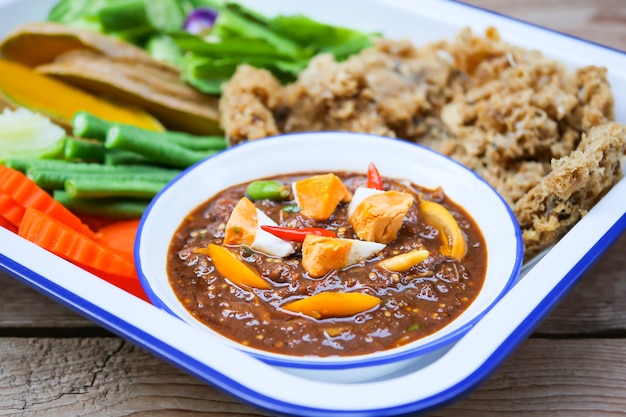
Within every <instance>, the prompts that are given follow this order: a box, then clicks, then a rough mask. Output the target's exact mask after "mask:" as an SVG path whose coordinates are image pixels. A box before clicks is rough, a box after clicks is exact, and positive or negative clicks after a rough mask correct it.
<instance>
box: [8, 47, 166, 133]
mask: <svg viewBox="0 0 626 417" xmlns="http://www.w3.org/2000/svg"><path fill="white" fill-rule="evenodd" d="M0 102H6V103H7V104H8V105H9V106H11V107H19V106H22V107H26V108H28V109H30V110H32V111H35V112H38V113H42V114H43V115H45V116H47V117H49V118H50V119H52V120H53V121H54V122H56V123H59V124H60V125H62V126H63V127H65V128H66V129H68V128H71V122H72V118H73V117H74V114H75V113H76V112H77V111H79V110H85V111H87V112H89V113H92V114H94V115H96V116H98V117H100V118H102V119H105V120H109V121H112V122H119V123H126V124H130V125H134V126H138V127H142V128H145V129H149V130H156V131H160V130H163V126H162V125H161V123H160V122H159V121H157V120H156V119H155V118H154V117H152V116H151V115H150V114H148V113H146V112H145V111H143V110H141V109H139V108H135V107H130V106H122V105H118V104H113V103H112V102H109V101H106V100H103V99H101V98H99V97H96V96H93V95H91V94H88V93H86V92H84V91H82V90H80V89H78V88H75V87H72V86H70V85H68V84H65V83H63V82H61V81H58V80H55V79H54V78H51V77H47V76H45V75H41V74H39V73H37V72H35V71H33V70H32V69H30V68H28V67H25V66H23V65H20V64H18V63H15V62H11V61H7V60H5V59H0Z"/></svg>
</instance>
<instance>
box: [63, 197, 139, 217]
mask: <svg viewBox="0 0 626 417" xmlns="http://www.w3.org/2000/svg"><path fill="white" fill-rule="evenodd" d="M52 195H53V197H54V199H55V200H57V201H58V202H59V203H61V204H63V205H64V206H65V207H67V208H69V209H70V210H71V211H73V212H74V213H79V214H90V215H96V216H102V217H107V218H110V219H136V218H138V217H141V215H142V214H143V213H144V211H146V208H147V207H148V205H149V204H150V199H149V198H148V199H143V198H125V197H111V198H72V197H70V196H69V194H67V193H66V192H65V190H55V191H54V193H53V194H52Z"/></svg>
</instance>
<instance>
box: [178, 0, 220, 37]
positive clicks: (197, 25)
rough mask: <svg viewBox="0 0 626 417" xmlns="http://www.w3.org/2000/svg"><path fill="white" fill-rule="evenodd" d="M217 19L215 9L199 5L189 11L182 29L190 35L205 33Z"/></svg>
mask: <svg viewBox="0 0 626 417" xmlns="http://www.w3.org/2000/svg"><path fill="white" fill-rule="evenodd" d="M216 19H217V10H213V9H211V8H208V7H200V8H197V9H195V10H194V11H193V12H191V13H189V16H187V19H185V25H184V29H185V30H186V31H187V32H189V33H191V34H192V35H199V34H202V33H206V32H208V31H209V30H211V28H212V27H213V24H215V20H216Z"/></svg>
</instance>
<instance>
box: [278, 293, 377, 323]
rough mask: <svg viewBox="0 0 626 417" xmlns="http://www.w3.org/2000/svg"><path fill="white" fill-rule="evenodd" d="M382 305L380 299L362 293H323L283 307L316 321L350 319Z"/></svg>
mask: <svg viewBox="0 0 626 417" xmlns="http://www.w3.org/2000/svg"><path fill="white" fill-rule="evenodd" d="M378 304H380V299H379V298H378V297H375V296H373V295H369V294H365V293H360V292H329V291H326V292H321V293H318V294H315V295H312V296H310V297H305V298H302V299H300V300H297V301H293V302H290V303H287V304H285V305H283V306H282V307H283V308H284V309H285V310H287V311H291V312H294V313H301V314H304V315H307V316H310V317H313V318H316V319H324V318H329V317H349V316H354V315H355V314H359V313H362V312H364V311H367V310H370V309H372V308H374V307H376V306H377V305H378Z"/></svg>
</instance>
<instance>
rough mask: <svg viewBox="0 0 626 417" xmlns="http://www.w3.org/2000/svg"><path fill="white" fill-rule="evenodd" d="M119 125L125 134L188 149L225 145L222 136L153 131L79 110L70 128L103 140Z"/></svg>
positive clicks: (80, 134)
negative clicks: (110, 120)
mask: <svg viewBox="0 0 626 417" xmlns="http://www.w3.org/2000/svg"><path fill="white" fill-rule="evenodd" d="M115 126H119V127H120V128H121V129H122V130H123V132H122V134H124V135H125V136H130V137H135V136H144V137H147V138H150V139H151V140H153V141H155V142H162V141H163V142H170V143H172V144H175V145H179V146H182V147H183V148H187V149H190V150H198V151H206V150H222V149H225V148H226V146H227V143H226V139H225V138H224V137H223V136H198V135H191V134H188V133H184V132H175V131H170V130H167V131H163V132H153V131H149V130H146V129H141V128H138V127H135V126H130V125H124V124H122V123H114V122H109V121H107V120H103V119H101V118H99V117H96V116H94V115H93V114H90V113H88V112H86V111H79V112H77V113H76V114H75V115H74V118H73V119H72V130H73V133H74V135H76V136H79V137H82V138H90V139H97V140H99V141H102V142H104V141H105V140H106V138H107V134H108V133H109V131H110V130H111V129H112V128H113V127H115Z"/></svg>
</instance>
